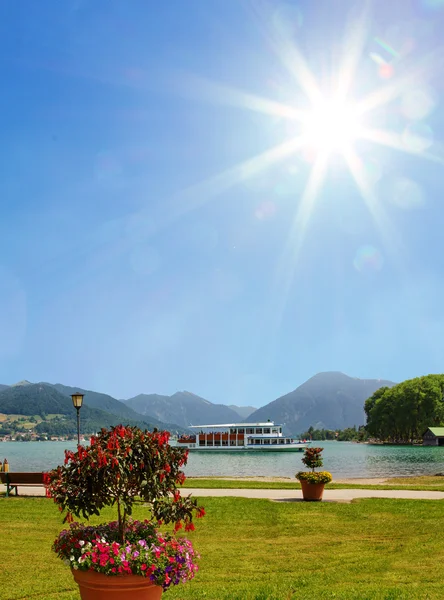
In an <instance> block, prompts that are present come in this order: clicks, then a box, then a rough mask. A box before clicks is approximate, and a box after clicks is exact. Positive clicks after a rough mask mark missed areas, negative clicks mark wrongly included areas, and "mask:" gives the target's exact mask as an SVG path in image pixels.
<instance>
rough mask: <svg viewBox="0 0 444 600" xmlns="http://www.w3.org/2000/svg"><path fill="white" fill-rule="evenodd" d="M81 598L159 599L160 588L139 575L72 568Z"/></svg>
mask: <svg viewBox="0 0 444 600" xmlns="http://www.w3.org/2000/svg"><path fill="white" fill-rule="evenodd" d="M72 574H73V577H74V580H75V581H76V583H78V585H79V590H80V597H81V599H82V600H128V599H129V598H131V600H160V598H161V597H162V592H163V590H162V588H161V587H160V586H158V585H154V584H153V583H152V582H151V581H150V580H149V579H146V578H145V577H141V576H140V575H122V576H119V575H117V576H115V577H114V576H111V575H104V574H103V573H96V572H95V571H79V570H75V569H72Z"/></svg>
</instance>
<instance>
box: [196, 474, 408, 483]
mask: <svg viewBox="0 0 444 600" xmlns="http://www.w3.org/2000/svg"><path fill="white" fill-rule="evenodd" d="M412 477H415V476H414V475H412ZM199 479H215V480H220V481H262V482H266V483H273V482H276V483H294V482H297V480H296V478H295V477H266V476H257V477H222V476H217V477H205V476H202V477H200V476H199V477H192V476H190V477H187V480H188V481H193V480H199ZM388 479H394V478H393V477H390V478H389V477H373V478H370V477H365V478H364V477H356V478H353V477H340V478H339V479H334V480H333V482H334V483H350V484H357V485H382V484H384V483H385V482H386V481H387V480H388Z"/></svg>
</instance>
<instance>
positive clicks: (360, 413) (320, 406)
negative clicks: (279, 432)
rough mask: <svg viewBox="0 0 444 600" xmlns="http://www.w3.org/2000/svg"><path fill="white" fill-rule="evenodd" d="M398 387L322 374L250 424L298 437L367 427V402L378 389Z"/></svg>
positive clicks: (264, 410) (254, 416)
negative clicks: (271, 425) (266, 424)
mask: <svg viewBox="0 0 444 600" xmlns="http://www.w3.org/2000/svg"><path fill="white" fill-rule="evenodd" d="M394 385H395V383H393V382H392V381H384V380H381V379H357V378H353V377H349V376H348V375H344V373H339V372H335V371H333V372H326V373H318V374H317V375H315V376H314V377H311V378H310V379H308V381H306V382H305V383H303V384H302V385H300V386H299V387H298V388H296V389H295V390H293V391H292V392H290V393H288V394H285V395H284V396H281V397H280V398H277V399H276V400H274V401H273V402H270V403H269V404H266V405H265V406H263V407H261V408H259V409H258V410H256V411H255V412H254V413H253V414H251V415H250V416H249V417H248V421H251V422H252V421H256V422H260V421H267V420H268V419H270V420H271V421H274V422H276V423H280V424H285V427H284V431H286V432H287V433H291V434H293V435H296V434H298V433H302V432H304V431H306V430H307V429H308V428H309V427H310V426H313V427H315V428H325V429H344V428H346V427H353V425H356V426H359V425H364V424H365V414H364V402H365V400H366V399H367V398H369V397H370V396H371V395H372V394H373V393H374V392H375V391H376V390H377V389H379V388H381V387H383V386H387V387H392V386H394Z"/></svg>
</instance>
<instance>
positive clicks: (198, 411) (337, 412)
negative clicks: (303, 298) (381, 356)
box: [0, 372, 395, 435]
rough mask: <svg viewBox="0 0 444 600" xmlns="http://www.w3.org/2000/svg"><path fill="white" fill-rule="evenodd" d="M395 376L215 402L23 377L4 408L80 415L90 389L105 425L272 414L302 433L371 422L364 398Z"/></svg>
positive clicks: (335, 376)
mask: <svg viewBox="0 0 444 600" xmlns="http://www.w3.org/2000/svg"><path fill="white" fill-rule="evenodd" d="M393 385H395V384H394V383H393V382H391V381H384V380H380V379H357V378H353V377H349V376H348V375H345V374H344V373H339V372H326V373H318V374H317V375H315V376H314V377H311V378H310V379H309V380H307V381H306V382H305V383H303V384H302V385H300V386H299V387H298V388H296V389H295V390H293V391H292V392H290V393H288V394H285V395H284V396H281V397H280V398H277V399H276V400H273V401H272V402H270V403H268V404H266V405H265V406H263V407H261V408H259V409H255V408H254V407H252V406H250V407H245V406H236V405H225V404H214V403H212V402H210V401H209V400H206V399H205V398H201V397H200V396H197V395H195V394H192V393H191V392H186V391H183V392H176V393H175V394H173V395H172V396H166V395H160V394H139V395H138V396H135V397H133V398H129V399H127V400H117V399H116V398H113V397H112V396H110V395H108V394H102V393H99V392H95V391H92V390H83V389H81V388H76V387H70V386H66V385H63V384H60V383H56V384H51V383H45V382H42V383H37V384H32V383H30V382H29V381H26V380H24V381H21V382H19V383H17V384H15V385H12V386H5V385H0V413H6V414H22V415H42V414H45V415H49V414H61V415H66V416H67V417H69V418H70V419H72V420H73V419H74V417H75V412H74V409H73V406H72V402H71V398H70V396H71V394H72V393H74V392H80V393H83V394H84V406H83V407H82V413H81V414H82V423H83V424H84V426H86V423H88V424H90V426H91V427H93V426H94V427H93V430H94V428H100V427H102V426H110V425H114V424H117V423H118V422H124V423H127V424H137V425H139V426H142V427H145V428H146V427H147V428H152V427H158V428H159V429H169V430H171V431H175V432H180V431H183V430H184V429H186V428H187V427H189V426H190V425H207V424H214V425H216V424H218V423H233V422H239V421H240V422H262V421H267V420H268V419H270V420H272V421H274V422H275V423H279V424H284V431H285V433H288V434H293V435H297V434H298V433H302V432H303V431H306V430H307V429H308V428H309V427H310V426H313V427H315V428H325V429H344V428H346V427H352V426H353V425H357V426H358V425H362V424H364V423H365V415H364V402H365V400H366V399H367V398H369V397H370V396H371V395H372V394H373V393H374V392H375V391H376V390H377V389H379V388H380V387H383V386H387V387H392V386H393Z"/></svg>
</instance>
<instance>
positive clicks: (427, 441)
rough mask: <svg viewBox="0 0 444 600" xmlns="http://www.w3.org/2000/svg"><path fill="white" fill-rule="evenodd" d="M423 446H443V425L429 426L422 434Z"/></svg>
mask: <svg viewBox="0 0 444 600" xmlns="http://www.w3.org/2000/svg"><path fill="white" fill-rule="evenodd" d="M422 445H423V446H444V427H429V428H428V429H427V431H426V432H425V434H424V435H423V436H422Z"/></svg>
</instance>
